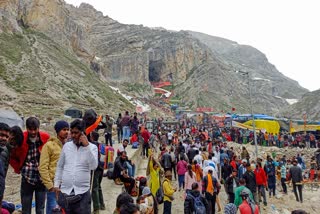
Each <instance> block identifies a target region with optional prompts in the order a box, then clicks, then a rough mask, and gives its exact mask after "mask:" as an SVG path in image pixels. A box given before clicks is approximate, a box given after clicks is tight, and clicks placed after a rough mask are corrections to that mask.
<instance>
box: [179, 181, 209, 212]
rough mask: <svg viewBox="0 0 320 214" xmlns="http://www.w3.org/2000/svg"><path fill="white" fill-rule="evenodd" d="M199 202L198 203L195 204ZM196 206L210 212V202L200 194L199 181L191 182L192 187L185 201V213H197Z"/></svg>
mask: <svg viewBox="0 0 320 214" xmlns="http://www.w3.org/2000/svg"><path fill="white" fill-rule="evenodd" d="M195 203H197V205H195ZM196 208H198V209H201V211H202V213H204V212H203V211H205V213H206V214H209V213H210V209H209V204H208V202H207V200H206V199H205V198H204V197H203V196H202V195H201V194H200V191H199V186H198V183H197V182H194V183H192V184H191V189H190V191H189V192H188V194H187V196H186V199H185V201H184V214H193V213H197V212H196Z"/></svg>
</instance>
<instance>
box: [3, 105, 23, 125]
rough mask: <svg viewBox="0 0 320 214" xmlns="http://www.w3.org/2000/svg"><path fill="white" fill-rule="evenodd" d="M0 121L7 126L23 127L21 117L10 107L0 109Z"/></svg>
mask: <svg viewBox="0 0 320 214" xmlns="http://www.w3.org/2000/svg"><path fill="white" fill-rule="evenodd" d="M0 122H1V123H6V124H8V126H10V127H12V126H19V127H20V128H22V127H23V120H22V119H21V117H20V116H19V115H18V114H17V113H16V112H15V111H13V110H10V109H3V108H1V109H0Z"/></svg>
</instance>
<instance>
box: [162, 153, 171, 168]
mask: <svg viewBox="0 0 320 214" xmlns="http://www.w3.org/2000/svg"><path fill="white" fill-rule="evenodd" d="M161 165H162V167H163V168H165V169H171V167H172V162H171V155H170V154H169V153H168V152H166V153H164V154H163V155H162V158H161Z"/></svg>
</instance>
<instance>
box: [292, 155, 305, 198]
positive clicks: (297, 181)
mask: <svg viewBox="0 0 320 214" xmlns="http://www.w3.org/2000/svg"><path fill="white" fill-rule="evenodd" d="M297 164H298V162H297V160H296V159H294V160H293V166H292V167H291V168H290V169H289V174H290V177H291V180H292V185H293V192H294V195H295V196H296V201H298V202H299V201H300V202H301V203H302V202H303V199H302V183H301V182H302V170H301V168H300V167H298V166H297ZM297 187H298V191H299V197H298V194H297Z"/></svg>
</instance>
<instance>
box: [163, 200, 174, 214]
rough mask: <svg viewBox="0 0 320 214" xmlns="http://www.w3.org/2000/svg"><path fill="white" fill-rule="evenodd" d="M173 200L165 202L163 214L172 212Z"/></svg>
mask: <svg viewBox="0 0 320 214" xmlns="http://www.w3.org/2000/svg"><path fill="white" fill-rule="evenodd" d="M171 207H172V202H170V201H164V202H163V214H171Z"/></svg>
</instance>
